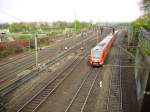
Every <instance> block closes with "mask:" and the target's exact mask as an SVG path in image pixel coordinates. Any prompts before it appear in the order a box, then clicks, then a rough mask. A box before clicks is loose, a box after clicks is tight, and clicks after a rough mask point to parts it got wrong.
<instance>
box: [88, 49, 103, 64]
mask: <svg viewBox="0 0 150 112" xmlns="http://www.w3.org/2000/svg"><path fill="white" fill-rule="evenodd" d="M90 64H91V65H92V66H101V65H102V64H103V62H102V60H101V49H100V48H98V47H97V46H96V47H95V48H93V49H91V53H90Z"/></svg>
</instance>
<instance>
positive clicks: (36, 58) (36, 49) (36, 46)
mask: <svg viewBox="0 0 150 112" xmlns="http://www.w3.org/2000/svg"><path fill="white" fill-rule="evenodd" d="M35 64H36V67H38V44H37V34H35Z"/></svg>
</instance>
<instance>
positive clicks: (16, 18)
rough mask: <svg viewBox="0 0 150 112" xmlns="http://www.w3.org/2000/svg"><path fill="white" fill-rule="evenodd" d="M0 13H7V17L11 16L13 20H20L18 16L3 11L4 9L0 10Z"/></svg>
mask: <svg viewBox="0 0 150 112" xmlns="http://www.w3.org/2000/svg"><path fill="white" fill-rule="evenodd" d="M0 13H1V14H4V15H7V16H8V17H10V18H13V19H15V20H17V21H19V22H22V20H21V19H20V18H18V17H15V16H13V15H12V14H9V13H7V12H5V11H2V10H0Z"/></svg>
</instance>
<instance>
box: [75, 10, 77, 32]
mask: <svg viewBox="0 0 150 112" xmlns="http://www.w3.org/2000/svg"><path fill="white" fill-rule="evenodd" d="M74 17H75V33H76V31H77V21H76V10H75V13H74Z"/></svg>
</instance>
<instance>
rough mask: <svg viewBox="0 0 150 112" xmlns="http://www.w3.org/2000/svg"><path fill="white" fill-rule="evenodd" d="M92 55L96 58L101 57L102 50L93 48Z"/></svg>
mask: <svg viewBox="0 0 150 112" xmlns="http://www.w3.org/2000/svg"><path fill="white" fill-rule="evenodd" d="M92 56H93V58H94V59H99V57H100V50H93V51H92Z"/></svg>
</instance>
